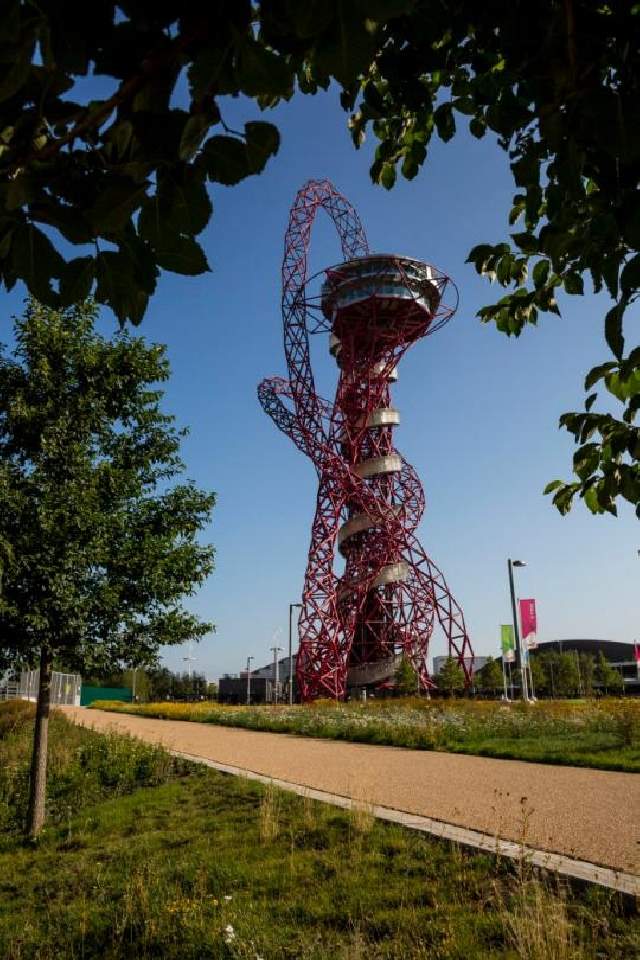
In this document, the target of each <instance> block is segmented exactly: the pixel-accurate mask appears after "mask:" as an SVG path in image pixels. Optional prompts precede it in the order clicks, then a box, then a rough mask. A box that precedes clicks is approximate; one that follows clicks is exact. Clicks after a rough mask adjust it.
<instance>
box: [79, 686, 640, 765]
mask: <svg viewBox="0 0 640 960" xmlns="http://www.w3.org/2000/svg"><path fill="white" fill-rule="evenodd" d="M93 706H94V707H96V708H99V709H103V710H112V711H115V712H118V713H132V714H138V715H142V716H146V717H155V718H158V719H168V720H194V721H198V722H200V723H214V724H218V725H220V726H230V727H243V728H245V729H248V730H263V731H269V732H272V733H292V734H297V735H298V736H308V737H321V738H326V739H331V740H350V741H355V742H357V743H372V744H384V745H387V746H394V747H409V748H411V749H415V750H444V751H449V752H453V753H469V754H477V755H480V756H489V757H502V758H506V759H514V760H528V761H535V762H538V763H553V764H565V765H571V766H583V767H595V768H598V769H601V770H621V771H625V772H628V773H638V772H640V700H629V699H627V700H622V699H620V700H614V699H611V700H602V701H598V702H596V701H589V700H578V701H555V702H554V701H540V702H538V703H536V704H531V705H530V706H524V705H523V704H519V703H513V704H503V703H500V702H496V701H451V702H443V701H428V700H421V699H407V700H402V701H397V700H387V701H378V702H371V701H370V702H369V703H367V704H362V703H339V704H336V703H333V702H330V703H329V702H320V703H317V704H311V705H307V706H293V707H289V706H277V707H268V706H264V707H235V706H233V707H232V706H224V705H222V704H215V703H213V704H212V703H147V704H123V703H116V702H113V701H97V702H96V703H94V704H93Z"/></svg>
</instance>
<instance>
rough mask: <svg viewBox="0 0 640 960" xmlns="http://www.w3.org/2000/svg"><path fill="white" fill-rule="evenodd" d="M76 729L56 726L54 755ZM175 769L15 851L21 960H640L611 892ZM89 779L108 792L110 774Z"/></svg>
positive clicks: (2, 932) (4, 899)
mask: <svg viewBox="0 0 640 960" xmlns="http://www.w3.org/2000/svg"><path fill="white" fill-rule="evenodd" d="M1 713H2V710H1V709H0V715H1ZM75 731H76V728H74V727H72V726H71V725H70V724H69V723H67V722H66V721H64V720H63V719H60V720H59V721H58V722H56V724H55V726H54V728H53V729H52V749H53V750H55V751H57V750H58V749H59V748H60V743H61V742H73V737H74V736H75ZM80 732H81V733H82V735H83V742H84V744H85V746H87V744H88V742H89V741H91V742H92V744H93V746H91V747H87V749H88V750H89V752H90V754H91V755H92V756H98V757H104V751H105V750H106V751H107V753H108V754H110V755H111V756H112V761H111V763H110V764H107V766H108V767H109V769H113V768H114V767H118V768H119V767H121V766H122V765H123V763H125V761H124V760H123V757H126V756H130V747H131V743H130V740H129V739H128V738H124V739H123V743H118V740H119V739H122V738H118V737H111V738H105V737H104V736H103V735H101V734H97V733H94V732H93V731H90V730H82V731H80ZM29 734H30V730H29V727H28V724H26V725H24V726H23V728H22V733H21V734H20V736H21V737H22V739H23V740H24V742H25V744H27V743H28V737H29ZM16 735H17V734H16V732H15V730H14V731H13V733H12V734H11V736H16ZM84 738H86V739H84ZM14 747H15V744H14ZM15 749H16V752H18V751H17V747H15ZM26 750H27V746H25V747H24V748H23V751H26ZM63 756H64V758H65V759H62V757H63ZM59 757H60V758H61V759H60V765H59V767H58V768H57V773H56V774H55V775H54V779H55V777H60V776H62V775H63V774H64V772H65V769H66V768H67V766H68V767H69V768H70V770H73V769H74V764H75V760H74V753H73V750H70V751H66V752H64V754H59ZM168 763H169V761H168V760H167V764H168ZM103 765H104V764H103V761H101V763H100V765H98V766H99V768H100V769H102V766H103ZM134 766H135V764H134ZM163 770H164V774H163V775H166V777H167V779H166V780H165V781H164V782H156V783H155V785H153V784H150V783H149V781H148V778H147V779H146V780H145V781H144V782H145V783H146V785H144V786H140V787H139V788H138V789H136V788H135V786H134V788H133V790H132V791H129V792H121V793H116V794H115V795H114V794H111V795H108V794H104V795H103V796H97V795H96V794H94V792H93V791H92V790H87V791H85V792H82V793H81V794H80V795H79V796H78V798H77V800H76V802H75V803H73V809H72V811H71V813H70V815H69V817H68V819H65V818H62V819H58V820H56V819H55V818H53V819H52V820H51V821H50V823H49V825H48V827H47V830H46V833H45V835H44V837H43V838H42V840H41V841H40V843H39V844H38V845H37V846H36V847H35V848H33V847H29V846H25V845H23V843H22V842H21V840H20V838H19V837H18V836H13V837H10V838H8V839H7V840H6V841H5V844H4V849H3V850H1V851H0V957H2V958H3V960H62V958H64V960H67V958H70V960H71V958H73V960H76V958H77V960H80V958H81V960H98V958H100V960H130V958H131V960H133V958H135V960H152V958H153V960H160V958H162V960H217V958H226V960H229V958H236V960H256V958H263V960H280V958H284V960H293V958H296V960H298V958H300V960H327V958H337V960H364V958H366V960H400V958H401V960H427V958H429V960H433V958H435V960H481V958H483V960H484V958H494V957H495V958H502V960H517V958H522V960H542V958H543V957H544V958H545V960H547V958H550V960H556V958H557V960H574V958H577V957H580V958H586V960H596V958H601V957H603V958H604V957H606V958H611V960H632V958H633V960H636V958H637V955H638V950H639V948H640V920H639V919H638V916H637V913H636V912H635V910H634V907H633V905H632V904H630V903H628V901H625V900H623V899H622V898H620V897H619V896H618V895H616V894H613V893H611V892H607V891H605V890H603V889H601V888H594V887H592V888H588V889H582V890H580V889H575V890H573V889H571V888H570V887H568V886H566V885H565V884H563V883H561V882H560V881H558V880H557V879H555V878H553V877H548V878H547V879H546V880H544V881H543V880H541V879H536V877H535V876H534V875H533V873H532V872H531V870H530V869H529V868H528V867H527V866H526V864H523V865H522V866H521V867H520V868H514V867H513V866H512V865H510V864H509V862H507V861H505V860H498V859H496V858H495V857H492V856H489V855H487V854H474V853H467V852H465V851H464V850H462V849H461V848H460V847H456V846H454V845H452V844H450V843H448V842H445V841H437V840H434V839H429V838H425V837H424V836H422V835H419V834H416V833H412V832H411V831H406V830H403V829H402V828H401V827H398V826H395V825H392V824H383V823H380V822H379V821H376V820H375V819H374V818H373V817H372V816H371V811H370V810H368V809H367V808H366V806H365V805H362V807H361V808H357V809H355V810H353V811H349V810H341V809H336V808H334V807H331V806H329V805H325V804H319V803H317V802H315V801H313V800H311V799H309V798H301V797H297V796H294V795H292V794H287V793H282V792H280V791H278V790H277V789H276V788H275V787H273V786H266V787H265V786H262V785H260V784H258V783H255V782H252V781H248V780H244V779H242V778H236V777H231V776H226V775H224V774H220V773H217V772H216V771H213V770H210V769H208V768H197V767H187V768H184V769H183V770H182V771H180V772H181V773H182V774H183V775H181V776H176V775H175V773H171V772H170V768H169V767H168V766H166V767H164V768H163ZM85 777H86V779H88V780H92V779H98V780H100V779H101V777H100V775H99V774H97V773H96V768H94V767H89V768H85ZM126 782H128V783H129V784H131V783H132V780H131V778H128V779H127V780H126ZM101 789H103V787H101Z"/></svg>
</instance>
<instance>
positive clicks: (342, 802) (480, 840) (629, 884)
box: [165, 748, 640, 897]
mask: <svg viewBox="0 0 640 960" xmlns="http://www.w3.org/2000/svg"><path fill="white" fill-rule="evenodd" d="M165 749H166V748H165ZM168 752H169V753H170V754H171V755H172V756H174V757H181V758H182V759H183V760H190V761H191V762H192V763H200V764H204V765H205V766H207V767H213V769H214V770H218V771H220V772H221V773H229V774H232V775H233V776H236V777H246V778H247V779H248V780H257V781H259V782H260V783H265V784H273V785H274V786H275V787H278V788H279V789H281V790H288V791H289V792H290V793H297V794H298V795H299V796H301V797H309V798H310V799H311V800H318V801H320V803H329V804H332V805H333V806H335V807H342V808H344V809H346V810H351V809H363V807H365V808H366V809H367V810H368V811H369V812H370V813H371V814H372V816H374V817H376V818H377V819H378V820H386V821H388V822H390V823H398V824H400V825H401V826H403V827H406V828H407V829H409V830H418V831H419V832H421V833H428V834H430V835H431V836H434V837H440V838H442V839H445V840H452V841H453V842H454V843H459V844H461V845H462V846H465V847H471V848H473V849H475V850H486V851H487V852H488V853H493V854H495V855H496V856H503V857H508V858H509V859H511V860H523V861H524V862H526V863H527V864H531V865H532V866H535V867H541V868H542V869H543V870H550V871H552V872H553V873H556V874H559V875H560V876H566V877H572V878H573V879H576V880H583V881H586V882H587V883H596V884H598V885H599V886H602V887H608V888H609V889H611V890H617V891H618V892H620V893H624V894H627V895H629V896H634V897H640V877H639V876H635V875H634V874H632V873H623V872H622V871H619V870H612V869H611V868H609V867H600V866H598V865H597V864H595V863H590V862H589V861H588V860H574V859H573V858H571V857H567V856H565V855H564V854H560V853H551V852H549V851H547V850H536V849H535V848H534V847H529V846H526V845H525V844H521V843H515V842H514V841H512V840H501V839H500V838H499V837H495V836H491V834H489V833H481V832H480V831H479V830H469V829H467V828H466V827H458V826H456V825H455V824H453V823H446V822H445V821H443V820H434V819H433V818H432V817H423V816H420V815H418V814H415V813H406V812H405V811H404V810H394V809H393V808H391V807H382V806H379V805H368V804H367V805H363V804H362V803H361V802H359V801H357V800H356V801H354V800H352V799H351V798H350V797H343V796H340V795H339V794H337V793H328V792H327V791H325V790H315V789H314V788H313V787H307V786H304V785H303V784H299V783H292V782H291V781H289V780H278V779H277V778H276V777H268V776H265V774H262V773H256V772H255V771H253V770H247V769H246V768H244V767H234V766H230V765H229V764H226V763H219V762H218V761H217V760H209V759H207V758H206V757H199V756H195V755H194V754H191V753H183V752H182V751H180V750H168Z"/></svg>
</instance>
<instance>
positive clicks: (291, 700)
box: [289, 603, 302, 706]
mask: <svg viewBox="0 0 640 960" xmlns="http://www.w3.org/2000/svg"><path fill="white" fill-rule="evenodd" d="M294 607H300V609H302V604H301V603H290V604H289V706H291V705H292V704H293V657H292V651H291V635H292V621H293V608H294Z"/></svg>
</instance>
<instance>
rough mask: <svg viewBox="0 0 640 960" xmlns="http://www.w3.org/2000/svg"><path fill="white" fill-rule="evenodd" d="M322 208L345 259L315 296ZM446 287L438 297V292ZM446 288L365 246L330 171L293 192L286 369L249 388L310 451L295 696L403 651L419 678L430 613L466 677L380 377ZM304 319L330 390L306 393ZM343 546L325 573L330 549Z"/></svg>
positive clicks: (388, 376) (436, 278)
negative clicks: (313, 492) (327, 359)
mask: <svg viewBox="0 0 640 960" xmlns="http://www.w3.org/2000/svg"><path fill="white" fill-rule="evenodd" d="M321 208H322V209H324V210H325V211H326V213H328V215H329V216H330V217H331V219H332V220H333V222H334V225H335V227H336V230H337V232H338V236H339V238H340V243H341V246H342V254H343V256H344V258H345V261H344V262H343V263H341V264H338V265H337V266H334V267H330V268H328V269H327V270H326V271H324V283H323V284H322V291H321V294H320V296H319V297H316V298H314V297H312V296H310V295H308V292H307V286H308V280H309V278H308V248H309V242H310V237H311V227H312V224H313V221H314V219H315V216H316V213H317V212H318V210H319V209H321ZM449 289H451V291H452V292H453V293H454V295H455V306H454V307H451V306H447V305H446V302H445V294H446V293H447V291H448V290H449ZM456 307H457V290H456V288H455V285H454V284H453V283H452V282H451V280H450V279H449V278H448V277H446V276H445V275H444V274H442V273H440V271H438V270H436V269H435V268H434V267H432V266H429V265H428V264H423V263H421V262H419V261H416V260H412V259H411V258H407V257H399V256H396V255H387V254H376V255H372V254H370V253H369V247H368V244H367V239H366V236H365V233H364V230H363V228H362V224H361V223H360V220H359V218H358V215H357V213H356V211H355V210H354V209H353V207H352V206H351V205H350V204H349V202H348V201H347V200H346V199H345V198H344V197H343V196H341V194H340V193H338V191H337V190H336V189H335V187H334V186H333V185H332V184H331V183H330V182H329V181H328V180H310V181H309V182H308V183H307V184H305V186H304V187H303V188H302V189H301V190H300V191H299V192H298V195H297V197H296V199H295V202H294V205H293V207H292V210H291V216H290V220H289V227H288V229H287V233H286V237H285V252H284V261H283V267H282V313H283V322H284V350H285V356H286V360H287V367H288V371H289V379H288V380H283V379H281V378H271V379H268V380H264V381H263V382H262V383H261V384H260V386H259V387H258V396H259V399H260V403H261V404H262V406H263V408H264V409H265V411H266V412H267V413H268V414H269V416H270V417H271V418H272V420H273V421H274V422H275V424H276V426H277V427H278V428H279V429H280V430H282V431H283V432H284V433H286V434H287V436H289V437H290V438H291V439H292V440H293V442H294V443H295V444H296V446H297V447H298V448H299V449H300V450H302V451H303V453H305V454H306V455H307V456H308V457H309V458H310V459H311V460H312V461H313V463H314V465H315V467H316V470H317V473H318V478H319V486H318V497H317V504H316V513H315V517H314V521H313V526H312V533H311V546H310V549H309V560H308V564H307V571H306V576H305V583H304V590H303V595H302V612H301V616H300V622H299V640H300V644H299V651H298V658H297V666H296V673H297V682H298V689H299V692H300V695H301V697H302V699H303V701H307V700H311V699H314V698H318V697H331V698H335V699H342V698H344V697H345V696H346V693H347V689H348V688H350V687H353V688H357V687H362V686H366V687H369V688H376V687H385V686H390V685H392V683H393V674H394V671H395V669H396V667H397V665H398V663H399V661H400V659H401V658H402V657H406V658H408V659H409V661H410V662H411V663H412V664H413V666H414V668H415V670H416V673H417V677H418V684H419V687H420V689H422V690H428V689H429V688H430V687H432V686H434V685H435V684H434V681H433V680H432V679H431V677H430V675H429V672H428V669H427V656H428V651H429V641H430V639H431V635H432V632H433V629H434V624H435V622H436V621H437V622H439V624H440V626H441V627H442V630H443V632H444V635H445V637H446V641H447V645H448V650H449V654H450V655H451V656H454V657H455V658H456V659H457V661H458V662H459V663H460V665H461V666H462V668H463V670H464V674H465V679H466V682H467V684H468V683H470V682H471V677H472V660H473V651H472V648H471V644H470V641H469V637H468V635H467V631H466V627H465V622H464V616H463V613H462V610H461V609H460V607H459V606H458V604H457V603H456V601H455V600H454V598H453V596H452V594H451V592H450V590H449V588H448V587H447V584H446V581H445V579H444V576H443V575H442V573H441V571H440V570H439V569H438V567H437V566H436V565H435V564H434V563H433V561H432V560H431V559H430V558H429V557H428V556H427V554H426V553H425V551H424V549H423V548H422V546H421V544H420V543H419V541H418V539H417V538H416V536H415V530H416V527H417V525H418V523H419V522H420V519H421V517H422V514H423V512H424V506H425V501H424V492H423V490H422V486H421V484H420V481H419V479H418V477H417V475H416V473H415V471H414V469H413V467H411V466H410V465H409V464H408V463H407V462H406V461H405V460H404V459H403V458H402V457H401V456H400V454H399V453H398V452H397V450H396V449H395V447H394V446H393V429H394V427H395V426H396V425H397V423H398V422H399V413H398V411H397V410H396V409H395V408H394V407H392V406H391V396H390V386H391V383H392V382H393V381H394V380H395V379H396V377H397V373H396V368H397V365H398V362H399V360H400V359H401V357H402V356H403V355H404V353H405V352H406V350H407V349H408V348H409V346H411V344H412V343H414V342H415V341H416V340H418V339H420V338H421V337H424V336H428V335H430V334H431V333H433V332H435V330H437V329H439V328H440V327H441V326H442V325H443V324H444V323H446V322H447V320H449V319H450V317H451V316H452V315H453V313H454V312H455V309H456ZM312 311H313V313H314V314H319V315H320V319H319V320H316V325H315V330H326V331H329V332H330V333H331V340H330V349H331V352H332V353H333V355H334V356H335V357H336V361H337V364H338V368H339V378H338V386H337V390H336V397H335V401H334V403H333V404H332V403H330V402H329V401H327V400H323V399H321V398H320V397H318V395H317V394H316V390H315V383H314V378H313V371H312V367H311V358H310V350H309V327H310V323H309V321H310V317H311V315H312ZM336 551H338V554H339V555H341V556H342V557H343V558H344V562H345V566H344V570H343V572H342V573H337V572H336V569H335V568H336V561H337V555H336Z"/></svg>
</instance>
